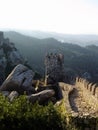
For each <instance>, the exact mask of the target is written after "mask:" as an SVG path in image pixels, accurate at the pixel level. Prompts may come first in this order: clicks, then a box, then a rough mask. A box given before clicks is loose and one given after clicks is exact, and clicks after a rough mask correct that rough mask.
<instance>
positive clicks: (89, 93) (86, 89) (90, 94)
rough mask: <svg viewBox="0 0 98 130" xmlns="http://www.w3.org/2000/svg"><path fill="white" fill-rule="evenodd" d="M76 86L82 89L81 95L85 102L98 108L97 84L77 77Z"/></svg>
mask: <svg viewBox="0 0 98 130" xmlns="http://www.w3.org/2000/svg"><path fill="white" fill-rule="evenodd" d="M76 87H79V88H80V89H81V90H82V92H83V93H82V95H83V97H84V98H85V100H86V101H87V103H89V104H91V105H92V106H94V107H95V108H96V109H98V84H96V83H92V82H89V81H87V80H85V79H83V78H79V77H77V78H76Z"/></svg>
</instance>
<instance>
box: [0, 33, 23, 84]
mask: <svg viewBox="0 0 98 130" xmlns="http://www.w3.org/2000/svg"><path fill="white" fill-rule="evenodd" d="M19 63H21V64H25V60H24V58H23V57H22V56H21V54H20V52H19V51H18V50H17V49H16V48H15V45H14V43H11V42H10V41H9V39H8V38H6V39H5V38H4V35H3V32H0V85H1V84H2V82H3V81H4V79H5V74H6V71H8V70H10V68H13V67H15V66H16V65H18V64H19ZM7 73H9V72H7Z"/></svg>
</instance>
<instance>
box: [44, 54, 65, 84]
mask: <svg viewBox="0 0 98 130" xmlns="http://www.w3.org/2000/svg"><path fill="white" fill-rule="evenodd" d="M64 75H65V74H64V56H63V55H62V54H56V53H55V54H53V53H51V54H47V55H46V57H45V77H46V79H47V83H56V82H59V81H64Z"/></svg>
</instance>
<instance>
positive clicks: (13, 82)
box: [0, 64, 34, 93]
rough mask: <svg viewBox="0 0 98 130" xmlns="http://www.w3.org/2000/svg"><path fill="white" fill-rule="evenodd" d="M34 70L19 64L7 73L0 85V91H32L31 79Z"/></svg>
mask: <svg viewBox="0 0 98 130" xmlns="http://www.w3.org/2000/svg"><path fill="white" fill-rule="evenodd" d="M33 77H34V72H33V71H32V70H30V69H28V68H27V67H26V66H24V65H22V64H19V65H17V66H16V67H15V68H14V69H13V71H12V72H11V73H10V74H9V76H8V77H7V78H6V80H5V81H4V82H3V84H2V85H1V87H0V91H18V92H19V93H23V92H24V91H33V88H32V80H33Z"/></svg>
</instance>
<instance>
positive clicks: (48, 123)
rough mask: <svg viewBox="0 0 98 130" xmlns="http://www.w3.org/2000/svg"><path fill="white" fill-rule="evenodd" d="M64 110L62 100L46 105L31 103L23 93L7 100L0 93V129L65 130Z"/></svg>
mask: <svg viewBox="0 0 98 130" xmlns="http://www.w3.org/2000/svg"><path fill="white" fill-rule="evenodd" d="M65 113H66V111H65V109H64V104H63V102H62V103H61V105H60V106H55V105H53V104H52V102H50V103H49V104H48V105H47V106H42V105H39V104H38V103H37V102H36V103H35V104H31V103H30V102H29V101H28V100H27V98H26V96H25V95H22V96H20V97H18V98H16V99H14V100H13V102H9V100H8V98H7V97H4V96H3V95H2V94H0V130H2V129H6V130H7V129H8V130H10V129H15V130H16V129H24V128H25V129H28V130H31V129H32V130H39V129H40V130H58V129H59V130H65V129H66V128H68V123H67V122H66V116H65V115H66V114H65Z"/></svg>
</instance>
